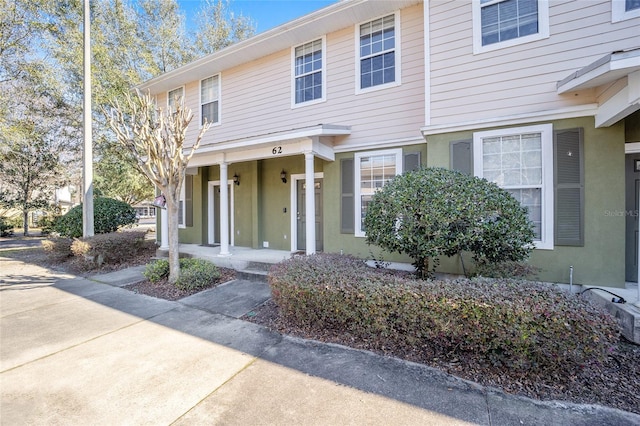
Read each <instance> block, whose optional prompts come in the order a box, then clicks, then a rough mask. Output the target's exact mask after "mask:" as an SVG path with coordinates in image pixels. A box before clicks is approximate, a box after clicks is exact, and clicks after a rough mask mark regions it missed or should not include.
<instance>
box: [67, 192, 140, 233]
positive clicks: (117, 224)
mask: <svg viewBox="0 0 640 426" xmlns="http://www.w3.org/2000/svg"><path fill="white" fill-rule="evenodd" d="M135 222H136V211H135V209H134V208H133V207H131V206H130V205H129V204H127V203H125V202H122V201H118V200H114V199H112V198H102V197H99V198H96V199H94V200H93V227H94V233H95V234H108V233H110V232H115V231H117V230H118V229H119V228H121V227H124V226H127V225H133V224H134V223H135ZM55 230H56V232H58V233H59V234H60V235H62V236H65V237H70V238H80V237H82V235H83V232H82V204H81V205H79V206H75V207H74V208H72V209H71V210H69V211H68V212H67V214H65V215H64V216H62V217H60V219H58V220H57V221H56V224H55Z"/></svg>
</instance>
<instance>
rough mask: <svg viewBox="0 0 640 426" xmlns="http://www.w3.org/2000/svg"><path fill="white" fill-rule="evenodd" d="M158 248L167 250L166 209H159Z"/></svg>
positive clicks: (167, 220)
mask: <svg viewBox="0 0 640 426" xmlns="http://www.w3.org/2000/svg"><path fill="white" fill-rule="evenodd" d="M160 231H161V232H160V250H169V217H168V215H167V209H166V208H164V209H160Z"/></svg>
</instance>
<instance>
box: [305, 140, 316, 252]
mask: <svg viewBox="0 0 640 426" xmlns="http://www.w3.org/2000/svg"><path fill="white" fill-rule="evenodd" d="M314 174H315V172H314V170H313V153H311V152H305V154H304V182H305V184H306V187H307V189H306V191H305V200H304V202H305V209H306V214H305V221H306V222H307V226H306V228H307V229H306V240H307V255H310V254H314V253H315V252H316V190H315V186H314Z"/></svg>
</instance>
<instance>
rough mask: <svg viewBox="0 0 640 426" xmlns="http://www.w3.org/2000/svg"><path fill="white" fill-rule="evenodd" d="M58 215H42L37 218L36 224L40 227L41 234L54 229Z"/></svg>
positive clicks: (46, 233) (48, 232)
mask: <svg viewBox="0 0 640 426" xmlns="http://www.w3.org/2000/svg"><path fill="white" fill-rule="evenodd" d="M59 217H60V216H53V215H50V216H44V217H41V218H40V219H39V220H38V226H39V227H40V233H41V234H42V235H49V234H51V233H52V232H54V231H55V226H56V221H57V220H58V218H59Z"/></svg>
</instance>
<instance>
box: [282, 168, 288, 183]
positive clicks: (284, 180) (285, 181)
mask: <svg viewBox="0 0 640 426" xmlns="http://www.w3.org/2000/svg"><path fill="white" fill-rule="evenodd" d="M280 179H281V180H282V183H287V172H285V171H284V169H282V171H281V172H280Z"/></svg>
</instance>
